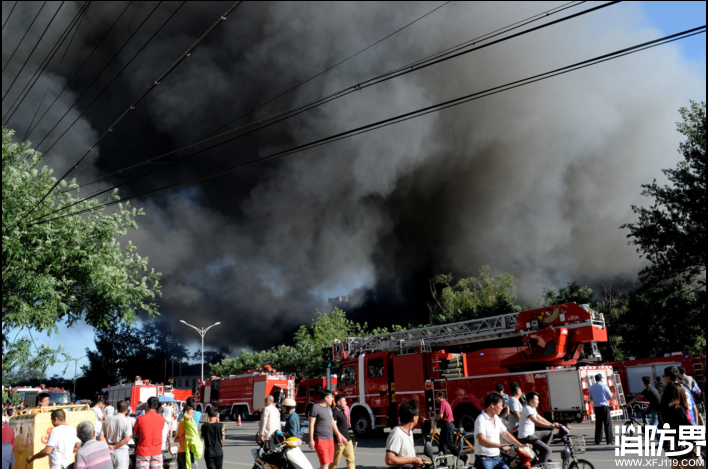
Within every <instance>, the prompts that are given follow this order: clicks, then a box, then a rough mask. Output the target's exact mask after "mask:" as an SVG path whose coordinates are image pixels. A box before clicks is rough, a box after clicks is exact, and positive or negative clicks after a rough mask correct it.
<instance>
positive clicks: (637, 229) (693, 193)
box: [621, 101, 708, 295]
mask: <svg viewBox="0 0 708 469" xmlns="http://www.w3.org/2000/svg"><path fill="white" fill-rule="evenodd" d="M679 111H680V112H681V116H682V117H683V121H682V122H678V123H677V127H678V131H679V132H680V133H681V134H683V135H685V136H686V140H685V141H684V142H682V143H681V144H680V145H679V153H681V154H682V155H683V160H682V161H680V162H679V164H678V165H677V166H676V168H674V169H664V170H663V173H664V174H665V175H666V177H667V178H668V180H669V181H670V182H671V185H663V186H661V185H659V184H658V183H657V182H656V180H654V181H653V182H652V183H651V184H644V185H642V187H643V188H644V190H643V191H642V195H644V196H646V197H651V198H653V199H654V204H653V205H652V206H651V207H649V208H644V207H637V206H632V210H633V211H634V213H636V214H638V215H639V220H638V221H637V222H635V223H628V224H625V225H622V226H621V228H627V229H629V234H628V235H627V237H628V238H630V239H631V241H630V244H632V245H635V246H637V252H638V253H640V254H641V255H642V256H644V257H645V258H646V259H647V260H648V261H649V262H650V264H649V265H648V266H647V267H645V268H644V269H643V270H642V271H641V272H640V278H641V280H642V282H643V283H644V284H646V285H652V286H653V285H660V284H663V283H666V282H673V283H683V284H687V285H690V284H693V283H694V282H697V284H698V285H699V288H705V273H706V248H705V246H706V210H707V209H708V201H706V103H705V102H701V103H698V102H695V101H691V106H690V108H681V109H680V110H679ZM701 240H703V241H701ZM657 291H664V290H663V289H659V290H657ZM681 292H682V290H679V291H678V294H679V295H682V293H681Z"/></svg>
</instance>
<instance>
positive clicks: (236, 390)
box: [194, 365, 295, 421]
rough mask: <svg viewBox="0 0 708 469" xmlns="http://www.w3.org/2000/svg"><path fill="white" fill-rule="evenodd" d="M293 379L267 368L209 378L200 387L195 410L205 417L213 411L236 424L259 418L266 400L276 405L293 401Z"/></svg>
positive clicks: (268, 366) (267, 366) (196, 396)
mask: <svg viewBox="0 0 708 469" xmlns="http://www.w3.org/2000/svg"><path fill="white" fill-rule="evenodd" d="M294 391H295V377H294V376H285V375H284V374H283V373H278V372H277V371H276V370H274V369H273V368H271V367H270V365H266V366H264V367H263V368H261V369H260V370H249V371H248V372H246V373H244V374H242V375H231V376H228V377H223V378H219V377H217V376H212V377H211V379H210V380H207V381H205V382H204V383H202V384H201V385H200V386H199V390H198V392H197V394H196V395H195V396H194V397H195V399H196V400H197V410H199V411H200V412H202V415H205V414H206V410H207V409H208V408H210V407H216V408H217V409H218V411H219V414H223V415H225V416H228V417H230V418H231V420H233V421H236V420H238V417H239V416H241V418H242V419H244V420H246V419H248V418H250V417H257V416H260V414H261V412H262V411H263V409H264V408H265V404H264V401H265V397H266V396H269V395H270V396H273V398H274V399H275V402H279V401H280V400H281V399H285V398H286V397H291V398H292V397H294V394H295V392H294Z"/></svg>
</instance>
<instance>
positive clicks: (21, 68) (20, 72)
mask: <svg viewBox="0 0 708 469" xmlns="http://www.w3.org/2000/svg"><path fill="white" fill-rule="evenodd" d="M64 3H65V2H61V3H60V4H59V8H57V11H55V12H54V15H53V16H52V19H51V20H49V23H47V27H46V28H44V31H42V35H41V36H39V39H37V43H36V44H35V45H34V47H33V48H32V51H31V52H30V53H29V55H28V56H27V59H26V60H25V62H24V63H23V64H22V67H20V71H19V72H17V75H15V78H14V79H13V80H12V83H10V86H9V87H8V89H7V90H6V91H5V94H3V95H2V100H3V101H4V100H5V96H7V94H8V93H9V92H10V90H11V89H12V86H13V85H14V84H15V82H16V81H17V79H18V78H19V77H20V75H21V74H22V71H23V70H24V69H25V67H26V66H27V63H29V60H30V58H32V55H33V54H34V51H35V50H37V46H38V45H39V43H40V42H42V38H44V35H45V34H46V33H47V31H48V30H49V27H50V26H51V25H52V23H53V22H54V18H56V17H57V14H59V10H61V8H62V7H63V6H64ZM8 63H9V62H8Z"/></svg>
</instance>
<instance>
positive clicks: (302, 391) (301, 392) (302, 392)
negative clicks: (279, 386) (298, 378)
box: [297, 386, 307, 397]
mask: <svg viewBox="0 0 708 469" xmlns="http://www.w3.org/2000/svg"><path fill="white" fill-rule="evenodd" d="M305 396H307V386H298V387H297V397H305Z"/></svg>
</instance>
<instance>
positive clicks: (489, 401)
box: [474, 392, 531, 469]
mask: <svg viewBox="0 0 708 469" xmlns="http://www.w3.org/2000/svg"><path fill="white" fill-rule="evenodd" d="M503 409H504V398H503V397H502V396H501V395H500V394H497V393H495V392H492V393H489V394H488V395H487V397H485V398H484V411H483V412H482V413H481V414H480V415H479V417H477V420H475V422H474V438H475V445H474V454H475V464H474V467H476V468H478V469H509V466H507V465H506V463H505V462H504V461H503V460H502V459H501V456H500V450H504V451H505V452H506V451H509V450H510V449H511V448H510V447H509V445H507V444H505V443H501V438H504V440H505V441H508V442H510V443H513V444H515V445H517V446H528V447H530V446H531V445H529V444H523V443H521V442H520V441H518V440H517V439H516V438H514V435H512V434H511V433H509V431H508V430H507V429H506V427H505V426H504V422H502V419H501V417H499V414H500V413H501V412H502V410H503Z"/></svg>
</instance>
